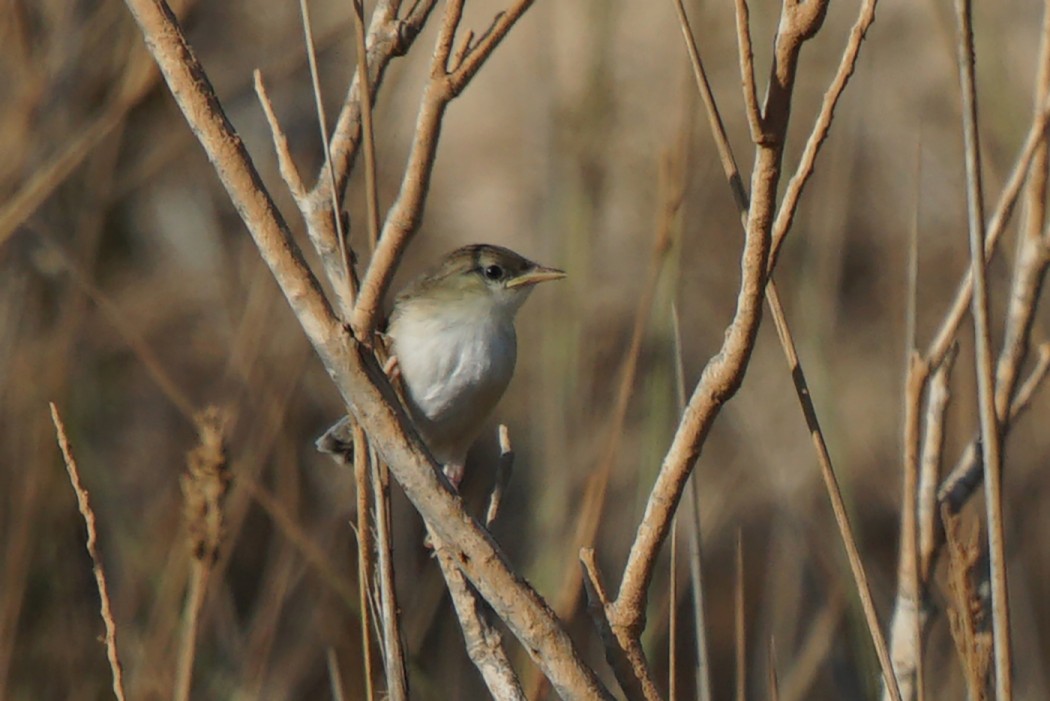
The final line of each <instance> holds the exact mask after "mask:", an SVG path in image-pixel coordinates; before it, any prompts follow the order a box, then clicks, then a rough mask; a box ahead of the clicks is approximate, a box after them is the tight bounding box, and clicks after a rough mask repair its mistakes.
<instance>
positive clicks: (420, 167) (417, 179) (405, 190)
mask: <svg viewBox="0 0 1050 701" xmlns="http://www.w3.org/2000/svg"><path fill="white" fill-rule="evenodd" d="M463 2H464V0H449V2H448V4H447V5H446V7H445V15H444V19H443V21H442V24H441V27H440V30H439V32H438V39H437V46H436V48H435V50H434V57H433V60H432V62H431V66H430V80H429V81H427V85H426V87H425V88H424V89H423V98H422V100H421V101H420V106H419V114H418V116H417V118H416V130H415V135H414V137H413V140H412V147H411V150H410V152H409V157H408V164H407V165H406V166H405V174H404V177H403V178H402V180H401V189H400V191H399V192H398V195H397V198H396V199H395V200H394V203H393V205H391V207H390V211H389V212H388V213H387V217H386V221H385V222H384V224H383V230H382V233H381V234H380V237H379V243H378V244H377V246H376V250H375V253H374V255H373V256H372V262H371V263H370V264H369V266H368V271H367V272H366V273H365V276H364V279H363V280H362V282H361V293H360V296H359V297H358V299H357V303H356V305H355V306H354V313H353V316H352V318H351V319H350V325H351V327H352V328H353V330H354V336H355V337H356V338H357V340H358V341H359V342H361V343H364V344H366V345H371V343H372V335H373V333H374V331H375V327H376V324H377V323H378V321H379V318H378V317H379V309H380V306H381V304H382V301H383V297H384V295H385V294H386V292H387V290H388V288H389V287H390V283H391V281H392V280H393V278H394V272H395V271H396V270H397V266H398V264H399V263H400V261H401V256H402V255H403V254H404V252H405V249H406V248H407V246H408V244H409V243H410V242H411V240H412V238H413V237H414V236H415V234H416V231H417V230H418V229H419V224H420V221H421V220H422V217H423V208H424V205H425V204H426V195H427V190H428V188H429V187H430V178H431V175H432V173H433V169H434V159H435V157H436V156H437V142H438V136H439V134H440V131H441V122H442V119H443V117H444V115H445V110H446V108H447V107H448V104H449V103H450V102H451V101H452V100H453V99H454V98H455V97H457V96H458V95H459V94H460V93H461V92H462V91H463V89H464V88H466V86H467V84H468V83H469V82H470V80H471V78H473V77H474V75H475V74H476V73H477V71H478V70H479V69H480V68H481V66H482V64H483V63H484V62H485V61H486V60H487V59H488V57H489V56H490V55H491V54H492V51H493V50H494V49H495V48H496V46H497V45H499V43H500V41H502V40H503V37H505V36H506V34H507V32H509V31H510V30H511V28H512V27H513V26H514V24H515V23H516V22H517V21H518V19H520V18H521V16H522V15H523V14H524V13H525V11H526V10H527V9H528V8H529V7H530V6H531V5H532V2H533V0H515V2H514V3H513V4H512V5H511V6H510V8H508V9H507V10H506V11H504V12H501V13H499V14H498V15H497V16H496V18H495V20H494V21H493V23H492V26H491V27H490V28H489V30H488V31H486V32H485V34H484V35H483V37H482V38H481V39H480V40H479V41H478V42H477V44H475V45H474V46H473V47H472V48H470V49H469V50H468V51H467V52H466V54H465V55H464V56H463V57H462V60H461V61H460V62H459V64H458V65H456V66H452V65H451V64H450V61H449V57H450V54H451V51H452V44H453V41H454V40H455V35H456V31H457V30H458V28H459V23H460V20H461V19H462V13H463Z"/></svg>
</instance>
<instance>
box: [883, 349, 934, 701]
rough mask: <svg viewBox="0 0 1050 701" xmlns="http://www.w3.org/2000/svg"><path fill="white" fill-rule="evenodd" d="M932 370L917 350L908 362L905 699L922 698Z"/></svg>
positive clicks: (898, 606)
mask: <svg viewBox="0 0 1050 701" xmlns="http://www.w3.org/2000/svg"><path fill="white" fill-rule="evenodd" d="M929 374H930V370H929V368H928V367H927V366H926V363H925V362H924V361H923V359H922V356H920V355H919V353H918V352H917V351H915V350H914V349H913V350H912V351H911V356H910V357H909V358H908V372H907V379H906V382H905V392H904V394H905V397H904V469H903V470H902V472H903V474H904V479H903V485H902V490H901V516H900V519H901V527H900V539H899V541H900V544H899V545H898V552H897V556H898V561H897V596H896V602H895V604H894V609H893V618H892V621H891V623H890V640H891V642H892V648H891V659H892V660H893V667H894V674H895V675H896V678H897V685H898V687H899V689H900V695H901V698H904V699H914V698H916V697H918V698H920V700H921V698H922V680H923V658H922V632H923V626H922V611H923V607H924V604H923V599H924V596H925V586H924V583H923V582H922V580H921V577H920V574H919V534H918V530H919V529H918V523H917V520H918V511H919V451H920V448H919V445H920V442H921V435H920V434H921V433H922V426H921V423H922V396H923V391H924V389H925V388H926V380H927V378H928V377H929Z"/></svg>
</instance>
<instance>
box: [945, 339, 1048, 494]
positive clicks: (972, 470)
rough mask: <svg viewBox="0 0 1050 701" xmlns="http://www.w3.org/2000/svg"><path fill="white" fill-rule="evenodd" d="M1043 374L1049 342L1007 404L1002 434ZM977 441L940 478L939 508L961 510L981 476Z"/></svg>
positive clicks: (1036, 387) (1015, 418) (1033, 392)
mask: <svg viewBox="0 0 1050 701" xmlns="http://www.w3.org/2000/svg"><path fill="white" fill-rule="evenodd" d="M1047 374H1050V343H1044V344H1043V345H1042V346H1040V347H1039V360H1038V361H1037V363H1036V366H1035V368H1033V369H1032V372H1031V373H1029V375H1028V379H1026V380H1025V381H1024V383H1023V384H1022V385H1021V387H1020V389H1018V390H1017V394H1016V395H1015V396H1014V399H1013V402H1011V404H1010V412H1009V414H1008V415H1007V417H1006V418H1005V419H1004V420H1003V422H1002V431H1003V435H1004V436H1006V435H1007V434H1008V433H1009V430H1010V428H1011V427H1012V426H1013V425H1014V422H1016V420H1017V417H1018V416H1020V415H1021V413H1022V412H1024V410H1025V409H1027V408H1028V406H1029V404H1030V403H1031V400H1032V397H1033V396H1034V395H1035V391H1036V390H1037V389H1038V388H1039V386H1040V385H1041V384H1042V382H1043V380H1045V379H1046V377H1047ZM980 444H981V441H980V436H976V437H974V439H973V440H972V441H970V443H969V444H968V445H967V446H966V448H965V449H964V450H963V452H962V455H960V456H959V459H958V461H957V462H956V463H955V467H953V468H952V471H951V472H950V473H948V476H947V477H945V478H944V480H942V481H941V484H940V487H938V489H937V503H938V504H939V505H940V506H941V507H942V508H946V509H947V510H948V512H949V513H951V514H956V513H958V512H959V511H960V510H961V509H962V507H963V505H964V504H965V503H966V502H967V501H968V500H969V498H970V496H971V495H972V494H973V492H974V490H976V489H977V487H978V486H979V485H980V484H981V481H982V479H983V477H984V470H983V469H982V463H981V450H980Z"/></svg>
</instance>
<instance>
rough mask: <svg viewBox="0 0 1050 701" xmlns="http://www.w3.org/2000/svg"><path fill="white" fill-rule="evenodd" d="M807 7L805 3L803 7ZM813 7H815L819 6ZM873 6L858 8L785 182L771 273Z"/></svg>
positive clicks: (868, 2)
mask: <svg viewBox="0 0 1050 701" xmlns="http://www.w3.org/2000/svg"><path fill="white" fill-rule="evenodd" d="M809 4H810V3H806V5H809ZM816 4H817V5H819V4H820V3H816ZM877 5H878V0H864V2H863V4H862V5H861V7H860V12H859V13H858V15H857V21H856V22H854V23H853V27H852V28H851V29H850V32H849V41H848V42H847V43H846V49H845V51H843V53H842V59H841V60H840V61H839V67H838V70H837V71H836V72H835V77H834V78H833V79H832V80H831V84H830V85H829V86H828V89H827V91H826V92H825V93H824V101H823V103H822V104H821V106H820V114H818V115H817V119H816V121H815V122H814V123H813V129H812V130H810V134H809V138H808V139H807V140H806V148H805V149H803V151H802V158H801V159H800V160H799V163H798V166H797V167H796V168H795V174H794V175H792V176H791V180H790V181H788V184H787V189H786V190H784V197H783V199H782V200H781V202H780V210H779V211H778V212H777V220H776V223H775V224H774V225H773V244H772V249H771V250H770V253H769V269H770V270H771V271H772V270H773V269H774V268H775V267H776V264H777V258H778V257H779V255H780V247H781V245H783V243H784V239H786V238H787V235H788V232H789V231H790V230H791V224H792V222H793V221H794V219H795V212H796V211H798V203H799V199H800V198H801V197H802V190H803V189H804V188H805V187H806V183H807V182H809V178H810V176H811V175H812V174H813V167H814V165H815V164H816V162H817V156H818V155H819V154H820V147H821V146H823V145H824V141H825V140H826V139H827V138H828V132H829V131H830V130H831V122H832V120H833V119H834V117H835V107H836V106H837V105H838V102H839V98H840V97H842V93H843V91H845V89H846V85H847V84H848V83H849V79H850V76H852V75H853V70H854V69H855V68H856V65H857V56H858V55H860V45H861V44H862V43H863V42H864V35H865V34H867V32H868V28H869V27H871V23H872V22H874V21H875V7H876V6H877ZM811 10H812V11H814V12H822V11H823V10H817V8H811ZM767 119H768V115H767Z"/></svg>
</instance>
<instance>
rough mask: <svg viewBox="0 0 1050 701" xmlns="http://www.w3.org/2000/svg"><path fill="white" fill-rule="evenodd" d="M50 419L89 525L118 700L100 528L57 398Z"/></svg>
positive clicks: (118, 667)
mask: <svg viewBox="0 0 1050 701" xmlns="http://www.w3.org/2000/svg"><path fill="white" fill-rule="evenodd" d="M48 406H50V407H51V421H52V422H53V423H54V424H55V436H56V438H57V439H58V447H59V449H61V451H62V459H63V460H64V461H65V463H66V472H67V473H68V474H69V483H70V484H71V485H72V486H73V493H74V494H76V497H77V507H78V508H79V509H80V515H81V516H82V517H83V519H84V526H85V527H86V528H87V551H88V556H90V557H91V571H92V572H93V573H94V575H95V586H96V587H97V588H98V596H99V599H100V601H101V603H100V609H99V611H100V613H101V614H102V623H103V624H104V625H105V627H106V636H105V639H104V642H105V645H106V659H107V660H108V661H109V671H110V675H111V676H112V678H113V695H114V696H116V697H117V701H124V699H125V698H127V697H126V696H125V695H124V667H123V665H122V664H121V663H120V655H119V653H118V652H117V623H116V621H115V620H114V619H113V608H112V605H111V604H110V599H109V586H108V585H107V584H106V572H105V570H104V569H103V567H102V557H101V555H99V552H98V532H97V531H96V529H95V512H94V511H93V510H92V508H91V498H90V495H89V494H88V491H87V489H85V488H84V485H83V484H82V483H81V481H80V471H79V470H77V461H76V459H75V458H74V457H73V448H72V447H71V446H70V444H69V438H67V437H66V427H65V424H63V423H62V418H61V417H60V416H59V415H58V408H57V407H56V406H55V403H54V402H50V403H49V404H48Z"/></svg>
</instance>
